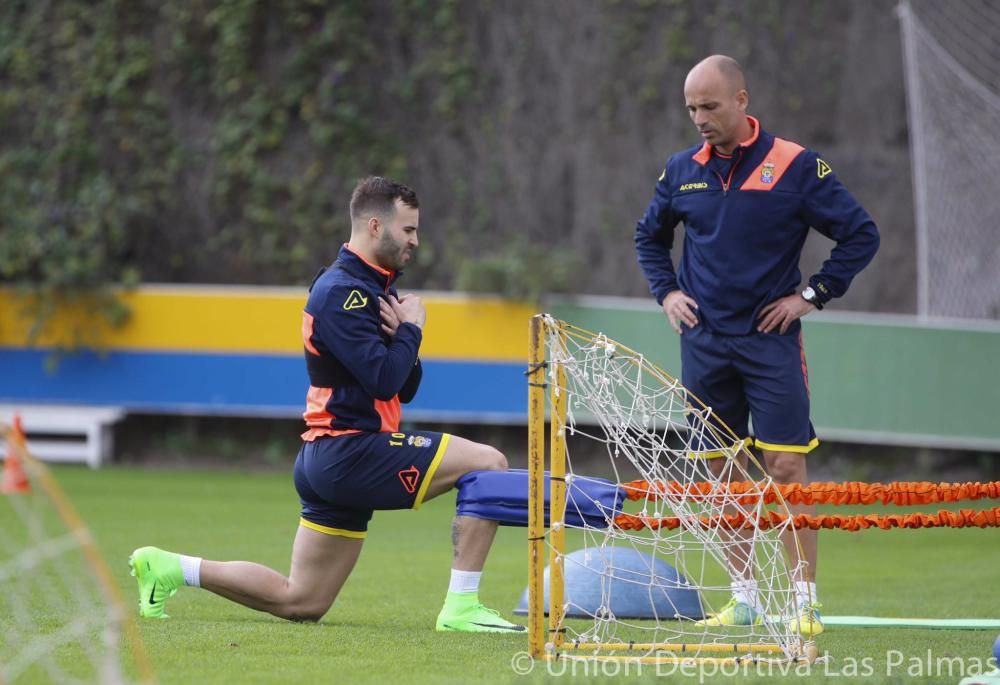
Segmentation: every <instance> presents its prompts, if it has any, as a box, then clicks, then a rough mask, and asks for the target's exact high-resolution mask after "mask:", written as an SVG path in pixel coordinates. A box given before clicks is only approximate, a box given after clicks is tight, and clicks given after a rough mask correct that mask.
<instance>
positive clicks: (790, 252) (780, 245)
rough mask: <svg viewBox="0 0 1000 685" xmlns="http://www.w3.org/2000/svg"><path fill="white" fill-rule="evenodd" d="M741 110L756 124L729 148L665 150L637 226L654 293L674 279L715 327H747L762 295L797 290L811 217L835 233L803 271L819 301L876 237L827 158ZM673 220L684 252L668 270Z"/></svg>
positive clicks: (673, 285) (859, 262) (841, 285)
mask: <svg viewBox="0 0 1000 685" xmlns="http://www.w3.org/2000/svg"><path fill="white" fill-rule="evenodd" d="M747 119H748V120H749V122H750V124H751V126H752V127H753V131H754V133H753V135H752V136H751V137H750V138H749V139H748V140H745V141H743V142H742V143H741V144H740V145H739V146H738V147H737V148H736V149H735V150H734V151H733V154H732V155H730V156H725V155H722V154H720V153H719V152H718V151H717V150H715V149H714V148H713V147H712V146H711V145H709V144H708V143H703V144H702V145H700V146H695V147H692V148H690V149H688V150H685V151H684V152H680V153H678V154H676V155H674V156H672V157H671V158H670V159H669V160H667V164H666V167H665V168H664V170H663V174H661V176H660V179H659V181H658V182H657V184H656V190H655V194H654V197H653V200H652V202H650V204H649V208H648V209H647V210H646V214H645V216H643V218H642V219H641V220H640V221H639V223H638V225H637V226H636V232H635V245H636V252H637V253H638V258H639V265H640V266H641V267H642V270H643V273H644V274H645V276H646V280H648V281H649V287H650V291H651V292H652V294H653V296H654V297H655V298H656V301H657V302H659V303H661V304H662V302H663V298H664V297H666V296H667V294H668V293H670V292H671V291H673V290H677V289H678V288H680V289H681V290H683V291H684V292H685V293H687V294H688V295H690V296H691V297H692V298H694V300H695V302H697V303H698V318H699V320H700V322H701V324H702V325H703V326H705V327H706V329H707V330H710V331H712V332H715V333H720V334H723V335H747V334H749V333H751V332H752V331H753V330H754V328H755V323H756V321H757V315H758V313H759V312H760V310H761V309H762V308H763V307H764V306H765V305H766V304H768V303H770V302H772V301H774V300H775V299H777V298H779V297H783V296H785V295H790V294H792V293H794V292H795V291H796V288H797V287H798V286H799V282H800V281H801V279H802V275H801V274H800V273H799V257H800V256H801V254H802V246H803V244H804V243H805V240H806V236H807V235H808V233H809V227H810V226H812V227H813V228H815V229H816V230H818V231H819V232H820V233H822V234H823V235H825V236H826V237H828V238H831V239H832V240H834V241H835V242H836V246H835V247H834V248H833V251H832V252H831V254H830V258H829V259H827V260H826V262H824V263H823V266H822V268H821V269H820V271H819V273H817V274H815V275H814V276H812V277H811V278H809V285H811V286H812V287H813V289H814V290H816V293H817V296H818V297H819V300H820V304H824V303H825V302H827V301H828V300H830V299H831V298H834V297H840V296H842V295H843V294H844V293H845V292H847V288H848V286H849V285H850V284H851V280H852V279H853V278H854V277H855V276H856V275H857V274H858V273H859V272H860V271H861V270H862V269H863V268H864V267H865V266H866V265H867V264H868V263H869V262H870V261H871V260H872V258H873V257H874V256H875V252H876V251H877V250H878V246H879V234H878V229H877V228H876V226H875V223H874V222H873V221H872V219H871V217H870V216H869V215H868V212H866V211H865V210H864V208H862V207H861V205H860V204H858V202H857V200H855V199H854V197H853V196H852V195H851V193H850V192H848V190H847V188H845V187H844V185H843V184H842V183H841V182H840V181H839V180H837V177H836V176H835V175H834V173H833V172H832V171H831V169H830V166H829V165H828V164H827V163H826V162H825V161H823V160H822V159H820V158H819V156H818V155H817V154H816V153H815V152H813V151H811V150H807V149H805V148H803V147H802V146H800V145H797V144H796V143H793V142H790V141H787V140H782V139H781V138H776V137H774V136H772V135H770V134H769V133H767V132H765V131H762V130H761V128H760V123H759V122H758V121H757V120H756V119H754V118H753V117H747ZM680 221H683V222H684V252H683V254H682V256H681V261H680V264H679V266H678V269H677V271H674V266H673V262H672V261H671V257H670V250H671V248H672V247H673V242H674V227H675V226H676V225H677V223H678V222H680ZM799 325H800V324H799V322H798V321H796V322H794V324H793V327H794V328H797V327H798V326H799ZM795 332H796V331H795V330H790V331H789V333H790V334H794V333H795Z"/></svg>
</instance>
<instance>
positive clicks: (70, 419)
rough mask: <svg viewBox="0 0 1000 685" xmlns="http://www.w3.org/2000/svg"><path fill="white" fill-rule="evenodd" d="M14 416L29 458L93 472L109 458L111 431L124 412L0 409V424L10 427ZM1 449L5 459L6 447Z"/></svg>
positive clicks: (71, 408) (49, 407) (56, 407)
mask: <svg viewBox="0 0 1000 685" xmlns="http://www.w3.org/2000/svg"><path fill="white" fill-rule="evenodd" d="M14 414H19V415H20V416H21V425H22V426H23V427H24V433H25V435H26V436H27V439H28V450H29V451H30V452H31V453H32V454H33V455H35V456H36V457H38V458H39V459H42V460H43V461H52V462H81V461H82V462H86V463H87V465H88V466H90V467H91V468H94V469H96V468H98V467H100V465H101V463H102V462H104V461H106V460H108V459H110V458H111V455H112V453H113V446H114V438H113V435H112V432H111V427H112V426H113V425H114V424H115V423H116V422H118V421H120V420H121V419H122V418H123V417H124V416H125V410H124V409H122V408H120V407H83V406H70V405H37V404H36V405H30V404H27V405H23V406H19V407H14V406H10V405H0V421H2V422H4V423H6V424H8V425H10V424H12V422H13V418H14ZM32 436H35V437H32ZM57 436H58V437H57ZM0 444H2V441H0ZM2 446H3V454H4V455H6V445H2Z"/></svg>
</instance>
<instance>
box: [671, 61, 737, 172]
mask: <svg viewBox="0 0 1000 685" xmlns="http://www.w3.org/2000/svg"><path fill="white" fill-rule="evenodd" d="M684 101H685V103H686V104H687V110H688V114H689V115H690V116H691V120H692V121H693V122H694V124H695V126H697V127H698V131H699V132H700V133H701V135H702V138H703V139H704V140H705V142H707V143H709V144H710V145H712V146H714V147H715V148H717V149H718V150H719V152H722V153H724V154H729V153H731V152H732V151H733V150H734V149H735V148H736V147H737V146H738V145H739V144H740V143H741V142H742V141H744V140H746V139H748V138H750V136H751V135H752V134H753V127H752V126H751V125H750V123H749V121H748V120H747V117H746V109H747V105H748V104H749V103H750V94H749V93H748V92H747V87H746V79H745V78H744V76H743V68H742V67H741V66H740V63H739V62H737V61H736V60H734V59H733V58H732V57H727V56H726V55H712V56H711V57H706V58H705V59H703V60H702V61H700V62H698V64H696V65H695V66H694V68H693V69H692V70H691V71H690V72H688V75H687V79H685V81H684Z"/></svg>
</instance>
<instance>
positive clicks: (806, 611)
mask: <svg viewBox="0 0 1000 685" xmlns="http://www.w3.org/2000/svg"><path fill="white" fill-rule="evenodd" d="M822 607H823V605H822V604H820V603H819V602H812V603H811V604H807V605H806V606H804V607H802V611H801V612H800V613H799V615H798V616H796V617H795V618H793V619H792V620H791V621H789V622H788V629H789V630H791V631H792V632H795V633H798V634H799V635H801V636H802V637H805V638H810V637H816V636H817V635H819V634H820V633H822V632H823V617H822V616H821V615H820V613H819V610H820V609H821V608H822Z"/></svg>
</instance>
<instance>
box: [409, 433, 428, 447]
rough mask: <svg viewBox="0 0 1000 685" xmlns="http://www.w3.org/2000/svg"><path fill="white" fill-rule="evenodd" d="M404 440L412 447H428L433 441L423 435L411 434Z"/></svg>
mask: <svg viewBox="0 0 1000 685" xmlns="http://www.w3.org/2000/svg"><path fill="white" fill-rule="evenodd" d="M406 442H407V443H408V444H410V445H413V446H414V447H430V446H431V444H432V443H433V442H434V441H433V440H431V439H430V438H425V437H424V436H423V435H411V436H410V437H408V438H407V439H406Z"/></svg>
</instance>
